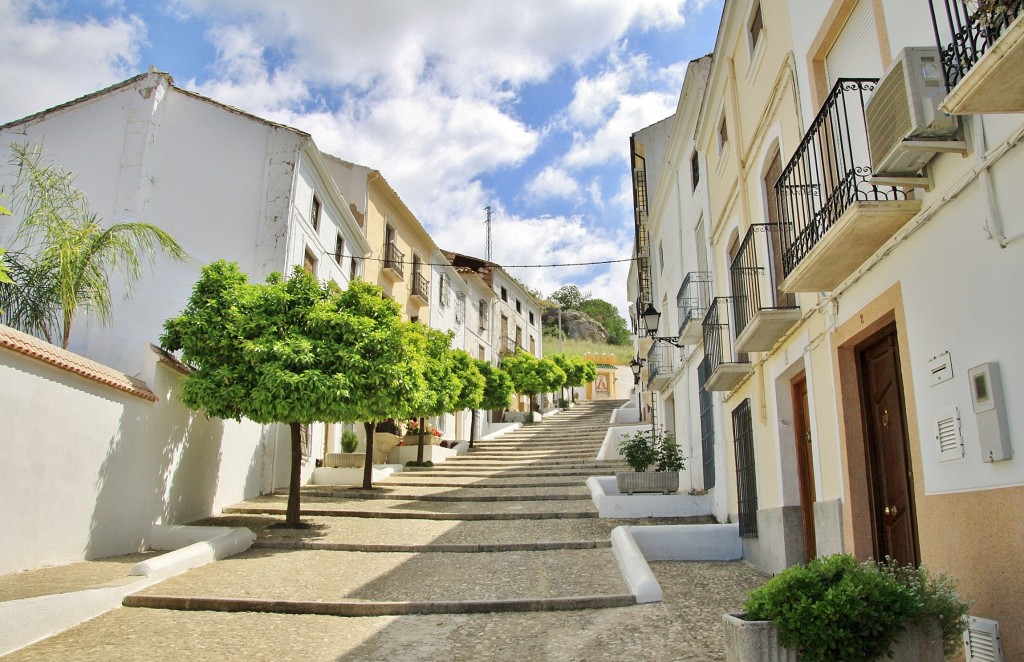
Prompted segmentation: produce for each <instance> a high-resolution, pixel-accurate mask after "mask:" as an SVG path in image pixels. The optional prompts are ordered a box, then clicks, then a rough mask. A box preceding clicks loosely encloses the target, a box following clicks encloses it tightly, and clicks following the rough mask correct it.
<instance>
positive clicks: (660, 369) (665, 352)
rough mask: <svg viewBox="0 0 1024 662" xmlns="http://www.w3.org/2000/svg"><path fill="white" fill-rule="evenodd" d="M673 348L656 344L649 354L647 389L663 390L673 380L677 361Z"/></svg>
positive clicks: (660, 343)
mask: <svg viewBox="0 0 1024 662" xmlns="http://www.w3.org/2000/svg"><path fill="white" fill-rule="evenodd" d="M673 359H674V355H673V351H672V346H671V345H666V344H665V343H662V342H656V343H654V345H652V346H651V349H650V350H648V352H647V388H649V389H652V390H655V391H657V390H661V389H662V388H663V387H664V386H666V385H667V384H668V382H669V380H670V379H671V378H672V372H673V371H674V369H675V361H674V360H673Z"/></svg>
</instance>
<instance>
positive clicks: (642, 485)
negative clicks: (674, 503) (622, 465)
mask: <svg viewBox="0 0 1024 662" xmlns="http://www.w3.org/2000/svg"><path fill="white" fill-rule="evenodd" d="M615 486H616V487H617V488H619V492H622V493H625V494H633V493H634V492H661V493H662V494H672V493H674V492H676V491H677V490H679V472H678V471H620V472H618V473H616V474H615Z"/></svg>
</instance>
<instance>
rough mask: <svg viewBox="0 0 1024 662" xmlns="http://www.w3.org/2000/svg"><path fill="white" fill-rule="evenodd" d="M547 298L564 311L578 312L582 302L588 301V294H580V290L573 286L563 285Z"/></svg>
mask: <svg viewBox="0 0 1024 662" xmlns="http://www.w3.org/2000/svg"><path fill="white" fill-rule="evenodd" d="M548 298H549V299H550V300H551V301H554V302H555V303H557V304H558V305H559V306H561V307H562V308H563V309H564V310H580V306H582V305H583V302H584V301H587V300H589V299H590V292H587V293H583V292H580V288H578V287H576V286H575V285H563V286H562V287H560V288H558V289H557V290H555V291H554V292H552V294H551V296H550V297H548Z"/></svg>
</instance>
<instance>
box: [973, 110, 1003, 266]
mask: <svg viewBox="0 0 1024 662" xmlns="http://www.w3.org/2000/svg"><path fill="white" fill-rule="evenodd" d="M971 120H972V127H971V128H972V129H973V131H972V133H973V134H974V143H975V144H974V151H975V153H976V154H977V159H978V165H977V168H978V176H979V178H980V179H981V188H982V190H983V191H984V192H985V211H986V212H987V213H986V214H985V231H986V232H988V236H989V239H992V240H994V241H995V242H996V243H998V244H999V246H1000V247H1001V248H1006V235H1005V234H1004V233H1003V222H1002V219H1000V218H999V210H998V208H997V207H996V193H995V188H994V187H993V186H992V173H990V172H989V171H988V164H987V163H986V160H987V158H988V157H987V156H986V153H987V152H988V144H987V142H986V140H985V118H984V116H982V115H973V116H972V117H971Z"/></svg>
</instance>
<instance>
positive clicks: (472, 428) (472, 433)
mask: <svg viewBox="0 0 1024 662" xmlns="http://www.w3.org/2000/svg"><path fill="white" fill-rule="evenodd" d="M476 415H477V411H476V409H471V410H470V413H469V447H470V448H472V447H473V442H474V441H475V440H476Z"/></svg>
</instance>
